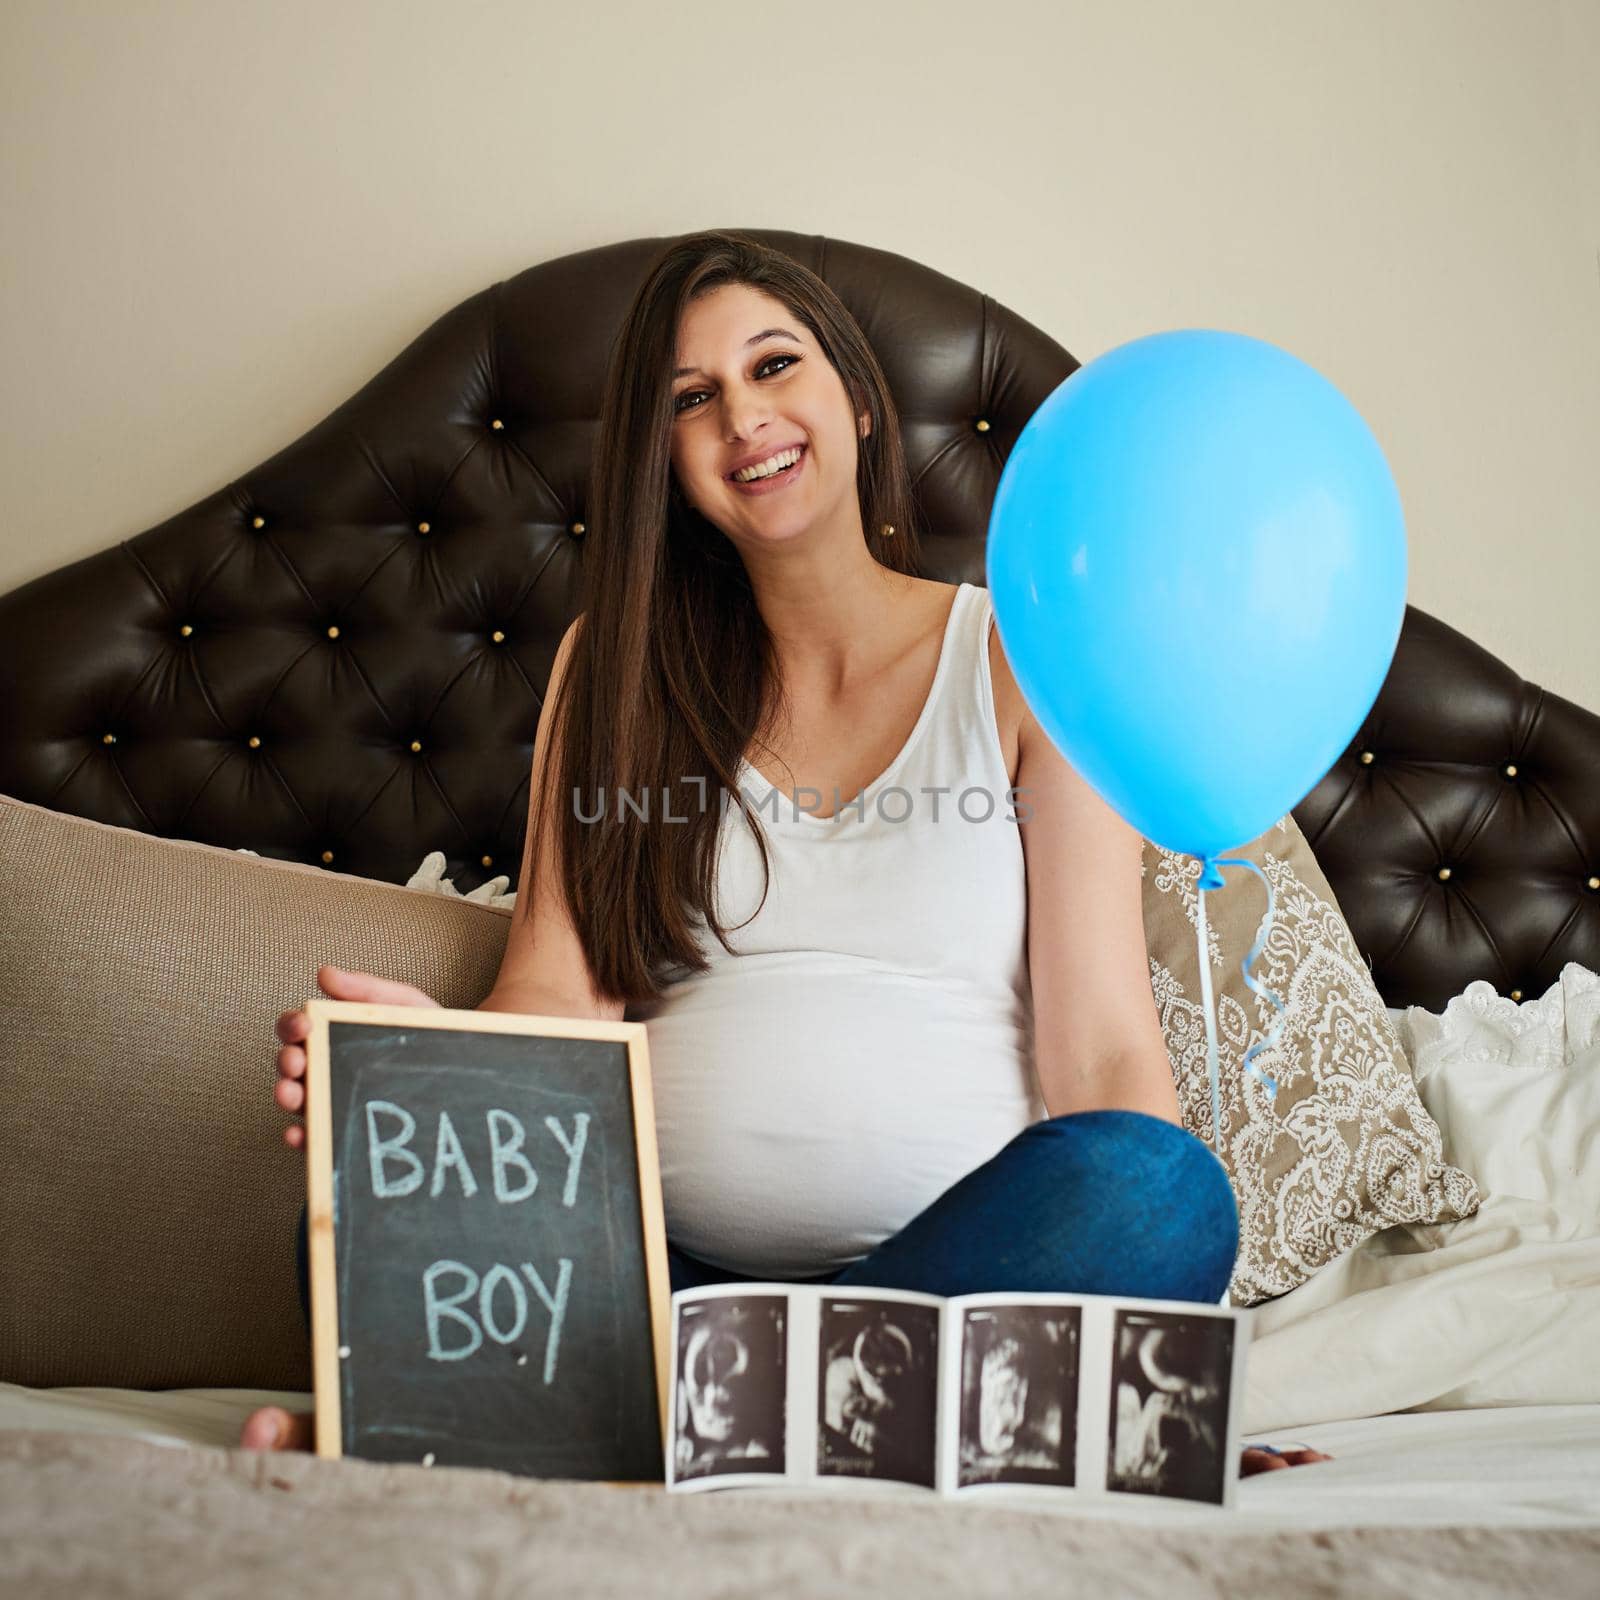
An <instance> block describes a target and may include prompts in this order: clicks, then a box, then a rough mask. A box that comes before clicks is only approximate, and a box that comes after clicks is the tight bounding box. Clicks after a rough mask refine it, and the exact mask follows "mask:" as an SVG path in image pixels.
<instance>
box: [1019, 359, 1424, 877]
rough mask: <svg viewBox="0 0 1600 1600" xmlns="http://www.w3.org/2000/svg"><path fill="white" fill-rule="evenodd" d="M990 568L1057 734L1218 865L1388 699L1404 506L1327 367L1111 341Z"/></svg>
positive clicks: (1077, 391) (1047, 413) (1061, 413)
mask: <svg viewBox="0 0 1600 1600" xmlns="http://www.w3.org/2000/svg"><path fill="white" fill-rule="evenodd" d="M988 581H989V591H990V595H991V597H992V600H993V604H994V611H995V620H996V624H997V626H998V627H999V630H1000V638H1001V642H1002V644H1003V645H1004V646H1005V650H1006V655H1007V658H1008V659H1009V660H1010V662H1011V666H1012V670H1013V671H1014V672H1015V674H1016V678H1017V683H1018V686H1019V687H1020V688H1021V690H1022V693H1023V695H1024V697H1025V698H1026V700H1027V702H1028V704H1029V706H1030V707H1031V708H1032V710H1033V713H1034V715H1035V716H1036V717H1037V718H1038V719H1039V723H1040V726H1041V727H1043V729H1044V730H1045V732H1046V733H1047V734H1048V735H1049V736H1050V738H1051V739H1052V740H1053V741H1054V743H1055V745H1056V746H1057V748H1058V749H1059V750H1060V751H1061V753H1062V754H1063V755H1064V756H1065V757H1066V758H1067V760H1068V761H1070V762H1071V763H1072V765H1073V766H1074V767H1075V768H1076V769H1077V771H1078V772H1079V773H1080V774H1081V775H1082V776H1083V778H1084V779H1085V780H1086V781H1087V782H1088V783H1090V784H1091V785H1092V786H1093V787H1094V788H1095V789H1096V790H1097V791H1098V792H1099V794H1100V795H1101V796H1102V797H1103V798H1104V799H1105V800H1106V801H1107V802H1108V803H1109V804H1110V805H1111V806H1113V807H1114V808H1115V809H1116V810H1117V811H1118V812H1119V813H1120V814H1121V815H1122V816H1123V817H1124V818H1126V820H1127V821H1128V822H1129V823H1131V824H1132V825H1133V827H1135V828H1136V829H1137V830H1138V831H1139V832H1140V833H1142V834H1143V835H1144V836H1145V837H1146V838H1148V839H1152V840H1154V841H1155V843H1157V844H1159V845H1161V846H1163V847H1165V848H1166V849H1168V850H1176V851H1181V852H1184V853H1186V854H1189V855H1194V856H1199V857H1200V858H1201V859H1202V860H1203V861H1206V862H1207V863H1208V869H1207V870H1208V874H1214V873H1215V868H1213V867H1210V866H1209V862H1210V861H1211V859H1212V858H1213V857H1215V856H1217V855H1219V854H1221V853H1222V852H1224V851H1226V850H1229V849H1233V848H1236V847H1237V846H1239V845H1242V844H1245V843H1248V842H1249V841H1250V840H1253V839H1256V838H1259V837H1260V835H1261V834H1263V833H1265V832H1266V830H1267V829H1268V828H1269V827H1271V826H1272V824H1273V823H1275V822H1276V821H1277V820H1278V819H1279V818H1280V817H1282V816H1283V815H1284V813H1285V812H1287V811H1289V810H1291V809H1292V808H1293V807H1294V806H1296V805H1297V804H1299V802H1300V801H1301V800H1302V799H1304V798H1305V796H1306V795H1307V794H1308V793H1309V792H1310V790H1311V789H1312V788H1313V787H1315V785H1316V783H1317V782H1318V780H1319V779H1321V778H1322V776H1323V775H1324V774H1325V773H1326V772H1327V771H1328V769H1329V768H1330V767H1331V766H1332V765H1333V763H1334V762H1335V761H1336V760H1337V759H1338V757H1339V755H1340V753H1341V752H1342V751H1343V750H1344V749H1345V747H1346V746H1347V745H1348V744H1349V742H1350V740H1351V739H1352V738H1353V737H1354V736H1355V734H1356V731H1357V730H1358V729H1359V728H1360V726H1361V723H1362V720H1363V719H1364V718H1365V716H1366V714H1367V712H1368V710H1370V708H1371V706H1372V703H1373V701H1374V700H1375V699H1376V698H1377V694H1378V690H1379V689H1380V688H1381V687H1382V685H1383V680H1384V677H1385V675H1386V674H1387V672H1388V670H1389V664H1390V662H1391V660H1392V659H1393V656H1394V651H1395V646H1396V644H1397V643H1398V641H1399V637H1400V627H1401V624H1402V622H1403V621H1404V619H1405V604H1406V541H1405V522H1404V518H1403V516H1402V514H1401V509H1400V496H1399V492H1398V491H1397V489H1396V488H1395V484H1394V479H1393V478H1392V476H1391V475H1390V472H1389V467H1388V463H1387V462H1386V461H1385V460H1384V456H1383V451H1382V450H1381V449H1380V448H1379V446H1378V442H1377V440H1376V439H1375V438H1374V437H1373V435H1372V431H1371V430H1370V429H1369V428H1368V427H1367V425H1366V423H1365V422H1364V421H1363V420H1362V418H1361V416H1360V415H1359V414H1358V413H1357V411H1356V410H1355V408H1354V407H1353V406H1352V405H1351V404H1350V402H1349V401H1348V400H1346V399H1345V398H1344V396H1343V395H1342V394H1340V393H1339V391H1338V390H1337V389H1336V388H1335V387H1334V386H1333V385H1332V384H1331V383H1329V382H1328V380H1327V379H1326V378H1324V377H1323V376H1322V375H1321V374H1320V373H1318V372H1316V371H1315V370H1314V369H1313V368H1311V367H1309V366H1307V365H1306V364H1305V363H1304V362H1303V361H1300V360H1298V359H1297V358H1296V357H1294V356H1291V355H1289V354H1288V353H1287V352H1285V351H1283V350H1280V349H1278V348H1277V347H1276V346H1274V345H1271V344H1267V343H1265V342H1263V341H1262V340H1259V339H1252V338H1248V337H1246V336H1244V335H1242V334H1235V333H1222V332H1215V331H1211V330H1206V329H1184V330H1178V331H1175V332H1171V333H1158V334H1154V335H1152V336H1151V337H1149V338H1144V339H1135V340H1133V341H1132V342H1131V343H1129V344H1124V345H1120V346H1118V347H1117V348H1116V349H1114V350H1111V351H1108V352H1107V353H1106V354H1105V355H1103V356H1100V357H1099V358H1098V359H1096V360H1094V361H1091V362H1089V363H1088V365H1086V366H1084V367H1082V368H1080V369H1079V370H1078V371H1077V372H1075V373H1074V374H1073V375H1072V376H1071V377H1070V378H1068V379H1067V380H1066V382H1064V383H1063V384H1061V386H1060V387H1059V388H1057V389H1056V390H1055V391H1054V392H1053V393H1052V394H1051V395H1050V396H1049V397H1048V398H1047V399H1046V400H1045V402H1044V403H1043V404H1042V405H1041V406H1040V407H1039V409H1038V410H1037V411H1036V412H1035V413H1034V415H1033V417H1032V418H1031V419H1030V420H1029V422H1028V425H1027V426H1026V427H1025V428H1024V429H1023V430H1022V434H1021V436H1020V437H1019V438H1018V440H1017V443H1016V447H1015V448H1014V449H1013V450H1012V452H1011V457H1010V460H1009V461H1008V462H1007V463H1006V467H1005V471H1004V472H1003V473H1002V475H1001V478H1000V485H999V488H998V489H997V491H996V493H995V499H994V508H993V511H992V513H991V516H990V521H989V548H988ZM1215 881H1217V882H1220V879H1217V880H1215Z"/></svg>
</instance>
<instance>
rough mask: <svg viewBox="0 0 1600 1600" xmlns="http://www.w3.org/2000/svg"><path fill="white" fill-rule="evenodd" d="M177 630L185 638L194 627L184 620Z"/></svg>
mask: <svg viewBox="0 0 1600 1600" xmlns="http://www.w3.org/2000/svg"><path fill="white" fill-rule="evenodd" d="M178 632H179V633H181V634H182V635H183V637H184V638H185V639H187V638H188V637H189V635H190V634H191V633H193V632H194V629H193V628H191V627H190V626H189V624H188V623H187V622H186V623H184V625H183V626H182V627H181V628H179V629H178Z"/></svg>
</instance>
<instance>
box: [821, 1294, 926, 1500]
mask: <svg viewBox="0 0 1600 1600" xmlns="http://www.w3.org/2000/svg"><path fill="white" fill-rule="evenodd" d="M938 1354H939V1311H938V1307H936V1306H921V1305H900V1304H895V1303H892V1302H885V1301H861V1300H830V1299H826V1298H825V1299H824V1300H823V1302H822V1306H821V1311H820V1322H819V1326H818V1339H817V1473H818V1475H819V1476H820V1477H856V1478H886V1479H893V1480H895V1481H896V1482H899V1483H916V1484H921V1485H923V1486H924V1487H925V1488H929V1489H931V1488H932V1487H933V1481H934V1435H935V1408H936V1403H937V1398H938V1393H937V1390H938Z"/></svg>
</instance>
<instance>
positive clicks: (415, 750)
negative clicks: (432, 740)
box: [411, 739, 422, 756]
mask: <svg viewBox="0 0 1600 1600" xmlns="http://www.w3.org/2000/svg"><path fill="white" fill-rule="evenodd" d="M411 753H412V755H414V756H416V755H421V754H422V741H421V740H420V739H413V740H412V741H411Z"/></svg>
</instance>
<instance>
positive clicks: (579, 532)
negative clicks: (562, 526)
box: [572, 522, 588, 539]
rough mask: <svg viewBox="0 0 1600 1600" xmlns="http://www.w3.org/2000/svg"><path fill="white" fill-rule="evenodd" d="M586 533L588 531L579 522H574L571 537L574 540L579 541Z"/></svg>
mask: <svg viewBox="0 0 1600 1600" xmlns="http://www.w3.org/2000/svg"><path fill="white" fill-rule="evenodd" d="M587 532H588V529H586V528H585V527H584V525H583V524H582V523H581V522H574V523H573V524H572V536H573V538H574V539H581V538H582V537H583V536H584V534H585V533H587Z"/></svg>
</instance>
